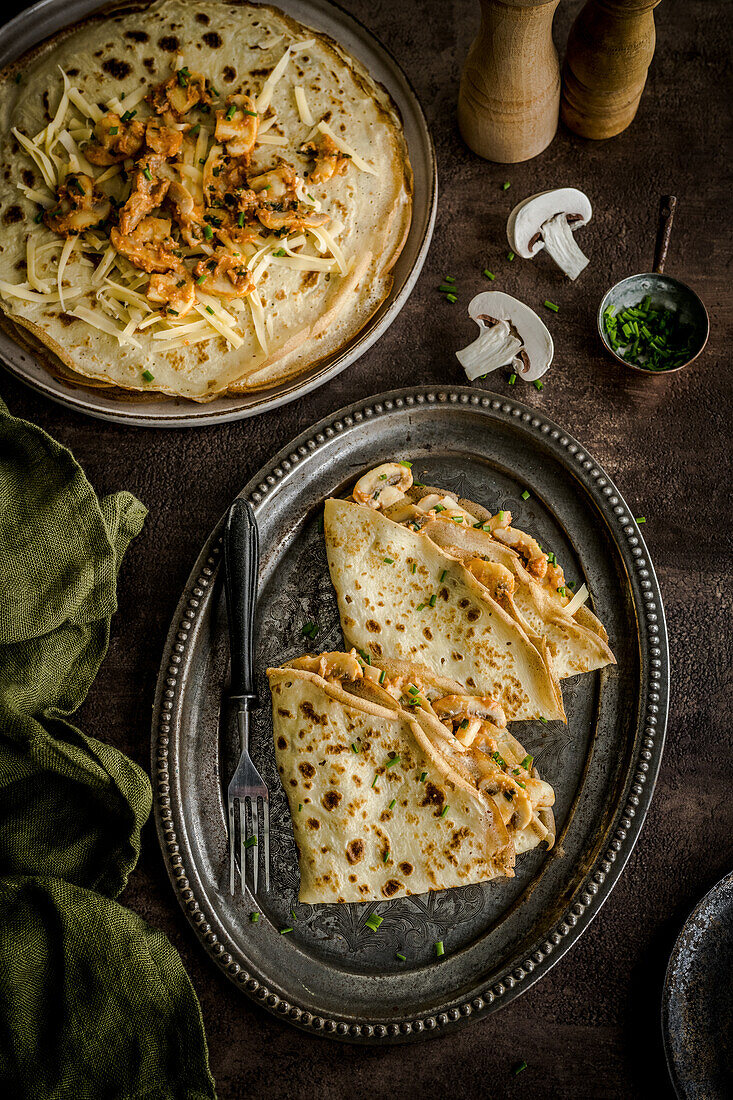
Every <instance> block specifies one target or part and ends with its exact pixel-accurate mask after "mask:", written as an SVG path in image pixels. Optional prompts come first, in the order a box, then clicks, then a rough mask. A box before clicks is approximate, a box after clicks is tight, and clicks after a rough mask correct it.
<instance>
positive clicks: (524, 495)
mask: <svg viewBox="0 0 733 1100" xmlns="http://www.w3.org/2000/svg"><path fill="white" fill-rule="evenodd" d="M522 500H529V489H525V490H524V492H523V493H522Z"/></svg>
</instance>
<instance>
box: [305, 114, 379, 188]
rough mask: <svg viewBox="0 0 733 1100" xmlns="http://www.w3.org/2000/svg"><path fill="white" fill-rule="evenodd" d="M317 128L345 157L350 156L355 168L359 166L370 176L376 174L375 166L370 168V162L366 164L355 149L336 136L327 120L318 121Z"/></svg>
mask: <svg viewBox="0 0 733 1100" xmlns="http://www.w3.org/2000/svg"><path fill="white" fill-rule="evenodd" d="M318 129H319V130H320V131H321V133H322V134H326V136H327V137H330V139H331V141H332V142H333V143H334V145H335V146H336V148H337V149H340V150H341V152H342V153H344V154H345V155H346V156H347V157H350V158H351V160H352V161H353V163H354V164H355V165H356V167H357V168H360V169H361V170H362V172H368V173H369V175H370V176H376V174H377V170H376V168H372V166H371V164H367V162H366V161H365V160H363V159H362V158H361V157H360V156H359V154H358V153H357V151H356V149H352V148H351V146H350V145H347V144H346V142H345V141H342V140H341V138H340V137H337V135H336V134H335V133H334V132H333V130H332V129H331V127H330V126H329V125H328V123H327V122H319V123H318Z"/></svg>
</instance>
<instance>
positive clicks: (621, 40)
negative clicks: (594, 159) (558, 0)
mask: <svg viewBox="0 0 733 1100" xmlns="http://www.w3.org/2000/svg"><path fill="white" fill-rule="evenodd" d="M659 2H660V0H588V2H587V4H586V5H585V7H584V8H583V9H582V10H581V12H580V14H579V15H578V18H577V19H576V20H575V22H574V24H573V26H572V29H571V31H570V37H569V38H568V48H567V53H566V55H565V63H564V65H563V73H562V76H563V89H562V104H561V107H560V114H561V117H562V120H563V122H564V123H565V125H566V126H568V127H569V128H570V129H571V130H573V131H574V132H575V133H576V134H580V136H581V137H586V138H597V139H600V138H609V137H613V136H614V134H620V133H621V131H622V130H625V129H626V127H627V126H628V125H629V123H630V122H631V121H632V119H633V117H634V115H635V114H636V110H637V107H638V106H639V100H640V99H641V93H642V92H643V91H644V85H645V84H646V74H647V69H648V68H649V65H650V63H651V60H652V57H653V56H654V43H655V40H656V34H655V30H654V8H655V7H656V6H657V4H658V3H659Z"/></svg>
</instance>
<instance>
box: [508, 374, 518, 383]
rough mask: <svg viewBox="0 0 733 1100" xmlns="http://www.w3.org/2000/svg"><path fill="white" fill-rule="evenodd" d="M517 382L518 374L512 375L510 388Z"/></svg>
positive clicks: (510, 376)
mask: <svg viewBox="0 0 733 1100" xmlns="http://www.w3.org/2000/svg"><path fill="white" fill-rule="evenodd" d="M516 380H517V376H516V374H510V375H509V385H510V386H513V385H514V383H515V382H516Z"/></svg>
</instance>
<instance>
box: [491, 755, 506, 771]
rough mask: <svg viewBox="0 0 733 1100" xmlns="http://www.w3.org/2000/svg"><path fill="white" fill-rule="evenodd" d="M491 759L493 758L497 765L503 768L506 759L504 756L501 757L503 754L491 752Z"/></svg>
mask: <svg viewBox="0 0 733 1100" xmlns="http://www.w3.org/2000/svg"><path fill="white" fill-rule="evenodd" d="M491 759H492V760H495V761H496V763H497V764H498V765H499V767H500V768H505V767H506V760H505V759H504V757H503V756H502V755H501V753H499V752H492V754H491Z"/></svg>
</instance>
